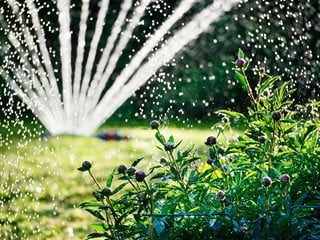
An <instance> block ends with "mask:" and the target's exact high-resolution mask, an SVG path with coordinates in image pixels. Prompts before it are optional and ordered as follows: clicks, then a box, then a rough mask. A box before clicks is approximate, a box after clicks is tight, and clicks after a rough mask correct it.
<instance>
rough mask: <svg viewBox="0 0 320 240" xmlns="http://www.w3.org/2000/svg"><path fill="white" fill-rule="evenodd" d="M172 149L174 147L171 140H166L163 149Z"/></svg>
mask: <svg viewBox="0 0 320 240" xmlns="http://www.w3.org/2000/svg"><path fill="white" fill-rule="evenodd" d="M173 149H174V143H172V142H167V143H166V144H165V145H164V150H165V151H172V150H173Z"/></svg>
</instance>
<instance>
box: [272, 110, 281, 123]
mask: <svg viewBox="0 0 320 240" xmlns="http://www.w3.org/2000/svg"><path fill="white" fill-rule="evenodd" d="M271 117H272V119H273V120H274V121H279V120H280V119H281V112H279V111H274V112H272V115H271Z"/></svg>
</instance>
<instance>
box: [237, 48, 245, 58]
mask: <svg viewBox="0 0 320 240" xmlns="http://www.w3.org/2000/svg"><path fill="white" fill-rule="evenodd" d="M238 58H244V53H243V51H242V49H241V48H239V50H238Z"/></svg>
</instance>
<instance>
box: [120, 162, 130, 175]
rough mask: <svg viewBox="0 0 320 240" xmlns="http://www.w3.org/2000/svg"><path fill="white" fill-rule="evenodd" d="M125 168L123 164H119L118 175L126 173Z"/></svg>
mask: <svg viewBox="0 0 320 240" xmlns="http://www.w3.org/2000/svg"><path fill="white" fill-rule="evenodd" d="M127 169H128V168H127V166H126V165H124V164H120V165H119V167H118V173H122V174H123V173H125V171H127Z"/></svg>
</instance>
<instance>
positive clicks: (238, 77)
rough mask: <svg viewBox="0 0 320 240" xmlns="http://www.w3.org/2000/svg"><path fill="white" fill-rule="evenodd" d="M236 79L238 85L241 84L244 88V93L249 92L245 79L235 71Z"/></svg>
mask: <svg viewBox="0 0 320 240" xmlns="http://www.w3.org/2000/svg"><path fill="white" fill-rule="evenodd" d="M236 77H237V79H238V81H239V83H240V84H241V86H242V87H243V88H244V90H245V91H246V92H249V86H248V83H247V81H246V79H245V77H244V76H243V75H242V74H241V73H240V72H238V71H236Z"/></svg>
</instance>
